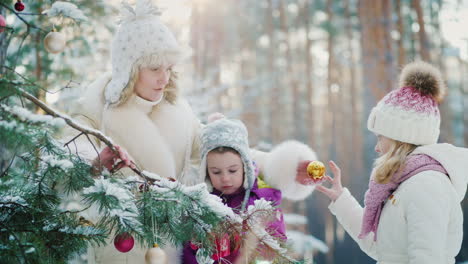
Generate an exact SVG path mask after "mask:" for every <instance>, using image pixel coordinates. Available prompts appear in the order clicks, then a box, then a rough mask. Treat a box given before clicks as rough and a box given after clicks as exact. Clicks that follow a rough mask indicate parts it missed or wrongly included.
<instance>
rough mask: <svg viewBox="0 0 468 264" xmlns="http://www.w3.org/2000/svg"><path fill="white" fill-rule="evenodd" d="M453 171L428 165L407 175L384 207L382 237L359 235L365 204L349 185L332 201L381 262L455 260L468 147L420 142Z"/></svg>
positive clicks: (350, 229)
mask: <svg viewBox="0 0 468 264" xmlns="http://www.w3.org/2000/svg"><path fill="white" fill-rule="evenodd" d="M414 153H415V154H416V153H424V154H427V155H429V156H431V157H433V158H434V159H436V160H437V161H439V162H440V163H441V164H442V166H443V167H444V168H445V169H446V171H447V172H448V173H449V177H447V176H446V175H444V174H442V173H440V172H436V171H423V172H421V173H418V174H416V175H414V176H413V177H411V178H409V179H408V180H406V181H404V182H403V183H402V184H401V185H400V186H399V187H398V189H397V190H396V191H395V192H394V193H393V197H392V198H391V199H388V200H387V201H386V203H385V206H384V207H383V210H382V214H381V217H380V222H379V226H378V229H377V241H374V234H372V233H370V234H369V235H367V236H366V238H365V239H359V238H358V235H359V232H360V230H361V223H362V217H363V213H364V209H363V208H362V207H361V206H360V205H359V203H358V202H357V201H356V199H355V198H354V197H353V196H352V195H351V194H350V192H349V191H348V190H347V189H345V190H344V192H343V193H342V194H341V195H340V196H339V197H338V199H337V200H336V201H335V202H332V203H331V204H330V206H329V209H330V210H331V212H332V213H333V214H334V215H335V216H336V217H337V219H338V221H339V222H340V223H341V225H342V226H343V227H344V229H345V230H346V231H347V232H348V233H349V234H350V235H351V237H352V238H353V239H354V240H355V241H356V242H357V243H358V244H359V246H360V247H361V249H362V250H363V251H364V252H365V253H367V254H368V255H369V256H370V257H372V258H373V259H375V260H377V263H379V264H397V263H398V264H449V263H450V264H453V263H455V256H456V255H457V254H458V252H459V251H460V248H461V244H462V239H463V213H462V209H461V205H460V202H461V201H462V200H463V198H464V196H465V192H466V187H467V182H468V149H465V148H457V147H454V146H452V145H450V144H434V145H427V146H422V147H418V148H417V149H416V150H415V152H414Z"/></svg>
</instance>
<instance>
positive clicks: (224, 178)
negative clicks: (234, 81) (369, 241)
mask: <svg viewBox="0 0 468 264" xmlns="http://www.w3.org/2000/svg"><path fill="white" fill-rule="evenodd" d="M247 137H248V136H247V129H246V128H245V126H244V124H243V123H242V122H240V121H239V120H232V119H226V118H222V119H219V120H216V121H214V122H212V123H210V124H208V125H206V126H205V127H204V128H203V129H202V131H201V136H200V141H201V158H202V161H201V165H200V175H202V176H203V177H205V179H206V183H207V185H208V186H209V188H212V193H213V194H215V195H217V196H219V197H221V198H222V199H223V201H224V203H225V204H226V205H227V206H229V207H231V208H233V210H234V211H235V212H237V213H240V212H241V210H243V209H244V208H246V207H247V206H249V205H253V204H254V202H255V200H258V199H261V198H263V199H265V200H267V201H271V202H273V205H274V206H279V205H280V204H281V200H282V196H281V191H280V190H278V189H274V188H271V187H270V186H265V183H264V182H263V181H262V180H261V178H259V177H257V175H258V169H257V168H256V167H255V164H254V162H253V159H252V157H251V154H250V149H249V144H248V139H247ZM274 152H275V150H273V151H272V153H274ZM267 225H268V227H267V230H268V231H269V232H270V233H271V234H273V235H274V236H276V237H278V238H280V239H282V240H286V235H285V225H284V220H283V215H282V213H281V210H280V209H277V215H276V219H275V220H274V221H272V222H271V223H268V224H267ZM228 237H229V236H228V235H226V237H223V238H221V239H220V241H219V242H218V243H220V244H221V245H222V244H223V243H225V244H226V245H225V247H224V249H223V247H222V246H220V248H221V249H220V250H219V252H217V253H216V254H215V255H213V259H215V260H217V261H219V263H234V262H235V260H236V258H237V257H238V255H239V250H238V248H236V244H237V243H236V241H235V239H234V241H233V239H229V238H228ZM234 238H235V237H234ZM197 250H198V248H197V247H196V246H195V245H194V244H192V243H191V242H189V243H187V244H186V246H185V248H184V252H183V257H182V258H183V263H184V264H194V263H198V262H197V260H196V257H195V256H196V253H197Z"/></svg>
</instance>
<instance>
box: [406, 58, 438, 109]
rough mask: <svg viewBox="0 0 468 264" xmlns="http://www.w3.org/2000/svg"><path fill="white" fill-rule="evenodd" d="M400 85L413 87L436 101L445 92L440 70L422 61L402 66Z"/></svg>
mask: <svg viewBox="0 0 468 264" xmlns="http://www.w3.org/2000/svg"><path fill="white" fill-rule="evenodd" d="M400 87H413V88H414V89H416V90H418V91H419V92H420V93H421V94H422V95H429V96H432V98H434V100H435V101H436V102H441V101H442V100H443V99H444V97H445V93H446V87H445V84H444V81H443V79H442V74H441V73H440V71H439V70H438V69H437V68H435V67H434V66H432V65H431V64H429V63H427V62H424V61H417V62H412V63H409V64H407V65H406V66H405V67H404V68H403V70H402V71H401V75H400Z"/></svg>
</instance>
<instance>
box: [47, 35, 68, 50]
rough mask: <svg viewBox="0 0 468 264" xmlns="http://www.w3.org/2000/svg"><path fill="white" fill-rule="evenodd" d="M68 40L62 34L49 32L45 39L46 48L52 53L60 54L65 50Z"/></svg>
mask: <svg viewBox="0 0 468 264" xmlns="http://www.w3.org/2000/svg"><path fill="white" fill-rule="evenodd" d="M66 44H67V40H66V39H65V35H63V34H62V33H60V32H56V31H52V32H49V33H48V34H47V35H46V37H45V38H44V47H45V49H46V50H47V51H48V52H50V53H54V54H55V53H60V52H62V51H63V50H64V49H65V46H66Z"/></svg>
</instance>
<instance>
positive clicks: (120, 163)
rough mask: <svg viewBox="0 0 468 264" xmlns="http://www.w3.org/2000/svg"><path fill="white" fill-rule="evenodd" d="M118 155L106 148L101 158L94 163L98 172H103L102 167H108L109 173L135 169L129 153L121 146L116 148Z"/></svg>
mask: <svg viewBox="0 0 468 264" xmlns="http://www.w3.org/2000/svg"><path fill="white" fill-rule="evenodd" d="M115 148H116V149H117V150H118V153H114V151H112V150H111V149H110V148H109V147H105V148H104V149H103V150H102V151H101V153H99V157H97V158H96V159H95V160H94V161H93V167H94V170H95V171H96V170H97V171H101V168H102V166H104V167H106V169H108V170H109V171H111V172H113V171H117V170H119V169H121V168H123V167H130V168H132V169H133V168H135V164H134V163H133V161H132V160H131V159H130V158H129V156H128V154H127V152H126V151H125V150H123V149H122V148H121V147H119V146H115Z"/></svg>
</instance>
